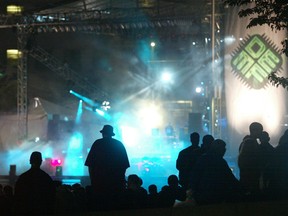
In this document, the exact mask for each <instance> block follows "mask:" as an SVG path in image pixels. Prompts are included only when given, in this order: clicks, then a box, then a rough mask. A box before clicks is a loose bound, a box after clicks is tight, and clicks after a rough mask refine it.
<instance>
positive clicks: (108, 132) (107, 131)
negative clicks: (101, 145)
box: [100, 125, 115, 137]
mask: <svg viewBox="0 0 288 216" xmlns="http://www.w3.org/2000/svg"><path fill="white" fill-rule="evenodd" d="M100 133H102V136H103V137H112V136H115V133H114V132H113V127H112V126H111V125H104V127H103V129H102V130H100Z"/></svg>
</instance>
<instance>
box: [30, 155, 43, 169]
mask: <svg viewBox="0 0 288 216" xmlns="http://www.w3.org/2000/svg"><path fill="white" fill-rule="evenodd" d="M30 164H31V166H32V167H40V166H41V164H42V154H41V152H38V151H34V152H32V154H31V156H30Z"/></svg>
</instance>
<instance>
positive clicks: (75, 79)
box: [29, 46, 108, 101]
mask: <svg viewBox="0 0 288 216" xmlns="http://www.w3.org/2000/svg"><path fill="white" fill-rule="evenodd" d="M29 55H30V56H31V57H33V58H34V59H36V60H37V61H39V62H41V63H42V64H43V65H45V66H46V67H47V68H49V69H50V70H51V71H54V72H56V74H57V75H58V76H59V77H62V78H64V79H65V80H67V81H70V82H72V83H74V84H75V88H77V89H79V91H81V92H82V93H83V94H84V95H91V94H92V95H93V96H94V97H95V98H97V99H98V100H103V101H104V100H107V99H108V95H107V93H106V92H103V91H102V90H101V89H99V88H97V87H96V86H95V85H94V84H92V83H90V82H89V81H87V80H85V79H83V78H82V76H81V75H79V74H78V73H76V72H75V71H73V70H72V69H71V68H70V67H69V65H68V64H63V62H62V61H61V60H59V59H57V58H55V57H54V56H53V55H51V54H50V53H48V52H47V51H46V50H44V49H42V48H41V47H39V46H33V47H32V48H31V49H30V51H29Z"/></svg>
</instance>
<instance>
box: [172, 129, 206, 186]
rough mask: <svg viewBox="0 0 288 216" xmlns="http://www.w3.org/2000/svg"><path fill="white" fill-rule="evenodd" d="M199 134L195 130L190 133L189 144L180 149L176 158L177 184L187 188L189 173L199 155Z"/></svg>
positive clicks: (189, 178)
mask: <svg viewBox="0 0 288 216" xmlns="http://www.w3.org/2000/svg"><path fill="white" fill-rule="evenodd" d="M199 141H200V135H199V133H197V132H193V133H191V134H190V142H191V146H189V147H187V148H185V149H183V150H181V151H180V152H179V154H178V158H177V160H176V168H177V170H179V184H180V185H181V186H182V187H183V188H184V189H185V190H187V189H188V188H189V182H190V180H191V173H192V172H193V168H194V165H195V163H196V162H197V160H198V158H199V157H200V155H201V151H200V147H199Z"/></svg>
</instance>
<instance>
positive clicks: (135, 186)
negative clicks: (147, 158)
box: [123, 174, 148, 209]
mask: <svg viewBox="0 0 288 216" xmlns="http://www.w3.org/2000/svg"><path fill="white" fill-rule="evenodd" d="M142 183H143V181H142V179H141V178H140V177H139V176H138V175H136V174H131V175H129V176H128V180H127V189H126V190H125V192H124V194H123V195H124V200H125V202H126V203H124V207H125V208H127V209H138V208H146V207H147V202H148V192H147V190H146V189H145V188H143V187H142Z"/></svg>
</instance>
